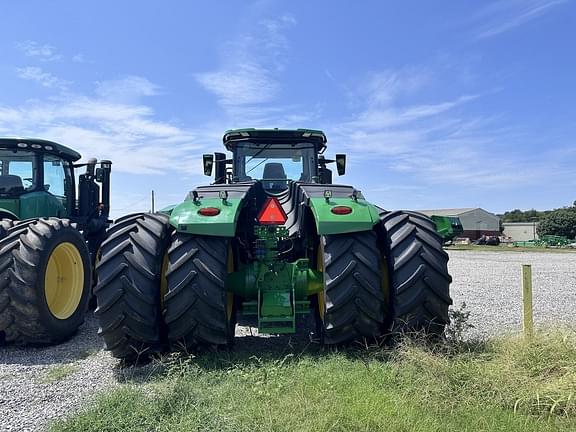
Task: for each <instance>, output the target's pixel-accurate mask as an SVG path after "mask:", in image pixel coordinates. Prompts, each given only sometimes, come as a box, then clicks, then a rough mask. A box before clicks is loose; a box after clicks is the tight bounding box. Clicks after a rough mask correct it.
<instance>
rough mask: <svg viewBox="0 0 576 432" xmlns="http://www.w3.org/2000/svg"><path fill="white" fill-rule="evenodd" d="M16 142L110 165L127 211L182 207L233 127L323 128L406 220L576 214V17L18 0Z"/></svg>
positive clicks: (515, 9)
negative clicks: (40, 142) (206, 157)
mask: <svg viewBox="0 0 576 432" xmlns="http://www.w3.org/2000/svg"><path fill="white" fill-rule="evenodd" d="M0 16H1V17H2V36H0V56H1V58H2V61H1V62H0V135H9V136H14V135H16V136H37V137H41V138H46V139H52V140H56V141H59V142H61V143H63V144H65V145H68V146H70V147H73V148H76V149H77V150H79V151H80V152H81V153H82V155H83V156H85V157H92V156H95V157H98V158H110V159H112V160H113V161H114V165H113V196H112V200H113V203H112V205H113V208H114V211H113V215H114V216H119V215H121V214H124V213H128V212H131V211H138V210H147V209H148V208H149V194H150V190H151V189H155V191H156V194H157V202H158V205H159V206H163V205H167V204H170V203H175V202H178V201H180V200H182V199H183V197H184V196H185V194H186V192H187V191H188V190H190V189H192V188H193V186H194V185H198V184H203V183H206V182H207V181H208V180H209V179H208V178H207V177H204V176H201V154H202V153H205V152H212V151H220V150H221V149H222V144H221V137H222V134H223V132H224V131H225V130H226V129H229V128H238V127H285V128H298V127H307V128H315V129H323V130H324V131H325V132H326V134H327V135H328V139H329V143H328V145H329V147H328V154H334V153H336V152H345V153H347V154H348V172H347V175H346V176H345V177H343V178H341V179H340V181H342V182H344V183H349V184H353V185H355V186H357V187H358V188H360V189H361V190H362V191H363V192H364V194H365V195H366V196H367V198H368V199H370V200H371V201H373V202H375V203H378V204H379V205H381V206H383V207H385V208H389V209H398V208H410V209H420V208H444V207H476V206H479V207H484V208H486V209H488V210H491V211H495V212H503V211H505V210H509V209H513V208H522V209H529V208H537V209H547V208H553V207H560V206H564V205H569V204H571V203H572V202H573V201H574V200H576V193H575V190H576V175H575V170H574V167H575V166H576V145H575V144H576V143H575V136H576V121H575V119H576V108H575V107H576V27H575V25H574V24H575V23H576V5H575V2H574V1H572V0H504V1H471V0H467V1H451V2H431V1H424V0H421V1H406V0H405V1H386V2H384V1H363V2H352V1H339V0H330V1H303V0H301V1H298V0H294V1H240V0H236V1H212V2H199V1H198V2H188V1H172V2H152V1H148V2H145V1H122V2H118V1H114V2H112V1H104V0H101V1H98V2H91V3H90V4H89V3H88V2H77V1H51V2H46V1H22V2H2V3H1V4H0Z"/></svg>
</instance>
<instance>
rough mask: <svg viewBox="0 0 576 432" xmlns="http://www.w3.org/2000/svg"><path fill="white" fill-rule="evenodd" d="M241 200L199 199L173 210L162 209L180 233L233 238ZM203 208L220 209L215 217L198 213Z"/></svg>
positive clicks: (186, 202)
mask: <svg viewBox="0 0 576 432" xmlns="http://www.w3.org/2000/svg"><path fill="white" fill-rule="evenodd" d="M241 203H242V200H241V199H234V198H233V199H227V200H226V201H224V200H222V199H220V198H199V199H197V200H195V201H194V200H187V201H184V202H182V203H181V204H178V205H177V206H175V207H174V208H172V209H170V208H167V209H162V210H161V211H163V212H164V213H168V212H169V214H170V224H171V225H172V226H173V227H174V228H175V229H176V230H177V231H180V232H184V233H188V234H198V235H207V236H220V237H234V235H235V234H236V221H237V220H238V213H240V212H239V209H240V205H241ZM203 207H215V208H218V209H220V213H219V214H218V215H216V216H203V215H201V214H200V213H198V211H199V210H200V209H201V208H203Z"/></svg>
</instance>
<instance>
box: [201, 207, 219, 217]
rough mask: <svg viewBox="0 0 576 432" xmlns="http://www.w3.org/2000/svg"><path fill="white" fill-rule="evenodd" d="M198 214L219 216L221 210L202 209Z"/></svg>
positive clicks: (214, 208)
mask: <svg viewBox="0 0 576 432" xmlns="http://www.w3.org/2000/svg"><path fill="white" fill-rule="evenodd" d="M198 214H199V215H202V216H218V215H219V214H220V209H219V208H216V207H202V208H201V209H200V210H198Z"/></svg>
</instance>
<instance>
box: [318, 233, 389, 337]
mask: <svg viewBox="0 0 576 432" xmlns="http://www.w3.org/2000/svg"><path fill="white" fill-rule="evenodd" d="M320 256H321V257H323V262H321V263H320V264H322V265H320V266H319V267H320V270H323V271H324V279H325V281H324V282H325V283H324V285H325V286H324V292H323V293H321V294H319V295H318V298H317V300H318V302H317V303H318V312H319V319H320V328H321V336H322V341H323V343H325V344H341V343H346V342H352V341H355V340H363V339H364V338H367V339H368V340H370V341H373V340H375V339H377V338H378V337H380V336H381V335H382V334H383V330H384V328H383V324H384V320H385V313H386V305H387V298H388V294H387V293H386V284H385V283H383V282H384V279H383V268H382V267H383V261H382V257H381V253H380V250H379V248H378V240H377V236H376V233H375V232H373V231H366V232H357V233H351V234H339V235H329V236H324V237H322V238H321V250H320Z"/></svg>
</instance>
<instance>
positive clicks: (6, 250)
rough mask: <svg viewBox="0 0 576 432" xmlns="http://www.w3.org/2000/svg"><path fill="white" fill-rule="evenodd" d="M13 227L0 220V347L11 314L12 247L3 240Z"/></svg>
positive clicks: (11, 222) (12, 222) (4, 337)
mask: <svg viewBox="0 0 576 432" xmlns="http://www.w3.org/2000/svg"><path fill="white" fill-rule="evenodd" d="M13 226H14V221H13V220H11V219H2V220H0V345H2V344H3V343H4V342H5V341H6V339H7V337H6V331H5V330H6V328H7V327H8V326H9V325H10V324H11V323H12V314H11V313H10V311H9V310H8V306H9V305H10V297H9V295H8V282H9V281H10V279H9V278H10V274H9V273H8V269H9V268H10V267H11V265H12V253H11V252H12V249H13V247H6V244H5V242H3V240H4V239H5V238H6V236H7V235H8V231H9V230H10V228H12V227H13Z"/></svg>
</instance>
